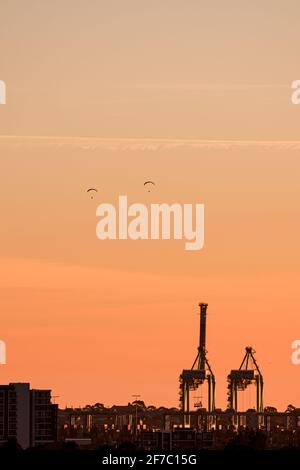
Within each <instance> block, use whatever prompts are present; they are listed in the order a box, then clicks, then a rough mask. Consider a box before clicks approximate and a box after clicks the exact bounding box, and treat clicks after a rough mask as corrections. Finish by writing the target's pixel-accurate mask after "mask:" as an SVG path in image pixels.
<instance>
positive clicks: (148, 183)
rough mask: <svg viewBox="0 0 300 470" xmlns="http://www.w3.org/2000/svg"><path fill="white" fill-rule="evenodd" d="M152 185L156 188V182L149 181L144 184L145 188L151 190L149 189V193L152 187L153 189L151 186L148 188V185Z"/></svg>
mask: <svg viewBox="0 0 300 470" xmlns="http://www.w3.org/2000/svg"><path fill="white" fill-rule="evenodd" d="M151 184H152V185H153V186H155V183H154V181H150V180H149V181H145V183H144V186H145V187H146V188H149V189H148V193H150V187H151V186H148V185H151Z"/></svg>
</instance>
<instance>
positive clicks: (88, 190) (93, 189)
mask: <svg viewBox="0 0 300 470" xmlns="http://www.w3.org/2000/svg"><path fill="white" fill-rule="evenodd" d="M93 191H95V192H96V193H97V192H98V189H96V188H89V189H87V191H86V192H87V193H91V194H93ZM91 199H93V196H91Z"/></svg>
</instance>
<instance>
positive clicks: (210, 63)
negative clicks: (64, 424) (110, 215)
mask: <svg viewBox="0 0 300 470" xmlns="http://www.w3.org/2000/svg"><path fill="white" fill-rule="evenodd" d="M281 7H282V2H280V1H272V2H271V1H265V2H263V5H262V2H261V1H253V2H251V4H248V5H244V6H243V7H242V6H241V3H240V2H238V1H234V0H230V1H228V2H226V6H225V3H224V4H222V3H221V2H217V1H212V2H209V5H208V4H206V3H205V2H189V3H188V5H187V3H186V2H183V1H181V0H176V1H174V0H172V2H170V1H166V2H161V1H153V2H151V3H148V2H147V3H146V2H140V1H135V0H129V1H128V2H126V6H125V2H121V1H113V2H101V1H100V2H93V4H91V5H90V6H89V8H87V7H86V2H84V1H81V0H73V1H72V2H71V1H69V0H61V1H59V2H51V3H49V4H48V5H45V4H41V3H37V2H35V1H33V0H26V2H23V3H21V2H17V1H14V0H12V1H11V2H7V3H6V5H5V6H2V7H1V17H2V20H1V21H2V24H1V28H0V56H1V63H0V79H1V80H5V82H6V85H7V104H6V105H5V106H0V170H1V171H0V200H1V202H2V204H1V217H2V223H1V232H0V260H1V264H0V291H1V295H0V310H1V312H2V313H1V333H0V339H3V340H5V341H6V344H7V365H5V366H2V367H1V377H2V378H1V382H2V383H6V382H8V381H30V382H31V384H32V386H33V387H46V388H52V389H53V392H54V394H55V395H59V397H60V398H59V399H58V402H59V403H60V405H62V406H64V405H66V404H68V405H74V406H77V405H79V404H80V405H85V404H87V403H93V402H104V403H105V404H107V405H108V404H110V405H111V404H113V403H126V402H128V401H130V400H131V399H132V394H136V393H138V394H140V395H141V396H142V398H143V399H144V400H145V401H146V402H147V403H148V404H151V403H153V404H164V405H173V406H176V405H178V376H179V374H180V372H181V370H182V368H187V367H189V366H191V365H192V363H193V360H194V357H195V355H196V347H197V340H198V326H199V325H198V324H199V317H198V316H197V311H198V309H197V303H198V301H205V302H208V304H209V307H208V344H207V347H208V351H209V359H210V361H211V365H212V367H213V370H214V372H215V374H216V379H217V406H221V407H224V406H225V405H226V376H227V374H228V373H229V371H230V369H231V368H237V367H239V365H240V363H241V361H242V357H243V353H244V347H245V346H247V345H251V346H253V347H254V348H255V349H256V351H257V360H258V363H259V365H260V367H261V369H262V372H263V374H264V377H265V384H266V389H265V404H269V405H274V406H277V407H278V408H280V409H284V407H285V406H286V405H287V404H289V403H294V404H298V405H299V406H300V403H299V398H298V391H297V390H298V389H299V386H300V366H298V367H297V366H295V365H292V363H291V359H290V357H291V352H292V350H291V343H292V341H293V340H295V339H297V338H299V334H300V331H299V330H300V321H299V315H298V312H299V307H300V293H299V277H300V273H299V262H300V251H299V239H300V238H299V235H300V234H299V228H300V226H299V215H300V214H299V209H300V200H299V173H300V159H299V156H300V155H299V152H300V139H299V124H300V106H299V107H297V106H295V105H292V104H291V101H290V85H291V83H292V81H293V80H295V79H297V78H299V66H298V63H297V58H296V57H297V56H296V53H295V48H293V45H294V44H296V43H297V41H298V40H299V34H300V33H299V28H298V18H299V13H300V11H299V9H300V5H299V3H298V2H296V1H292V0H291V1H288V2H287V3H286V2H285V8H284V10H282V8H281ZM5 136H6V137H5ZM7 136H10V137H7ZM46 136H48V137H46ZM224 140H225V141H227V142H224ZM228 141H229V142H228ZM148 179H152V180H154V181H155V182H156V188H155V191H153V192H151V193H150V194H148V193H147V191H145V189H144V187H143V182H144V181H145V180H148ZM88 187H96V188H98V194H97V196H96V197H95V199H94V200H91V199H90V197H89V195H87V194H86V189H87V188H88ZM120 194H126V195H127V196H128V200H129V203H130V202H141V203H144V204H151V203H152V202H167V203H172V202H178V203H181V204H183V203H193V204H195V203H197V202H198V203H204V204H205V247H204V249H203V250H202V251H199V252H188V251H185V250H184V242H183V241H150V240H149V241H130V240H127V241H107V242H103V241H100V240H98V239H97V238H96V235H95V229H96V223H97V218H96V215H95V212H96V207H97V205H98V204H99V203H101V202H111V203H116V201H117V198H118V196H119V195H120ZM203 395H204V392H203ZM253 397H254V392H253V391H252V397H250V391H249V393H247V394H246V395H245V397H244V406H245V407H248V405H249V404H250V401H251V400H250V398H253Z"/></svg>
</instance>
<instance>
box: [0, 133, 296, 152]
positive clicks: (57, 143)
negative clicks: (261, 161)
mask: <svg viewBox="0 0 300 470" xmlns="http://www.w3.org/2000/svg"><path fill="white" fill-rule="evenodd" d="M0 145H12V146H15V147H20V146H42V147H45V146H47V147H54V148H55V147H57V148H61V147H76V148H81V149H82V150H85V151H93V150H96V149H106V150H112V151H126V150H131V151H158V150H164V149H166V150H168V149H177V148H195V149H222V150H231V149H249V148H250V149H251V148H253V149H255V148H257V149H265V150H268V149H277V150H299V149H300V140H204V139H162V138H157V139H155V138H152V139H149V138H99V137H60V136H56V137H55V136H52V137H50V136H12V135H11V136H8V135H6V136H5V135H2V136H0Z"/></svg>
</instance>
